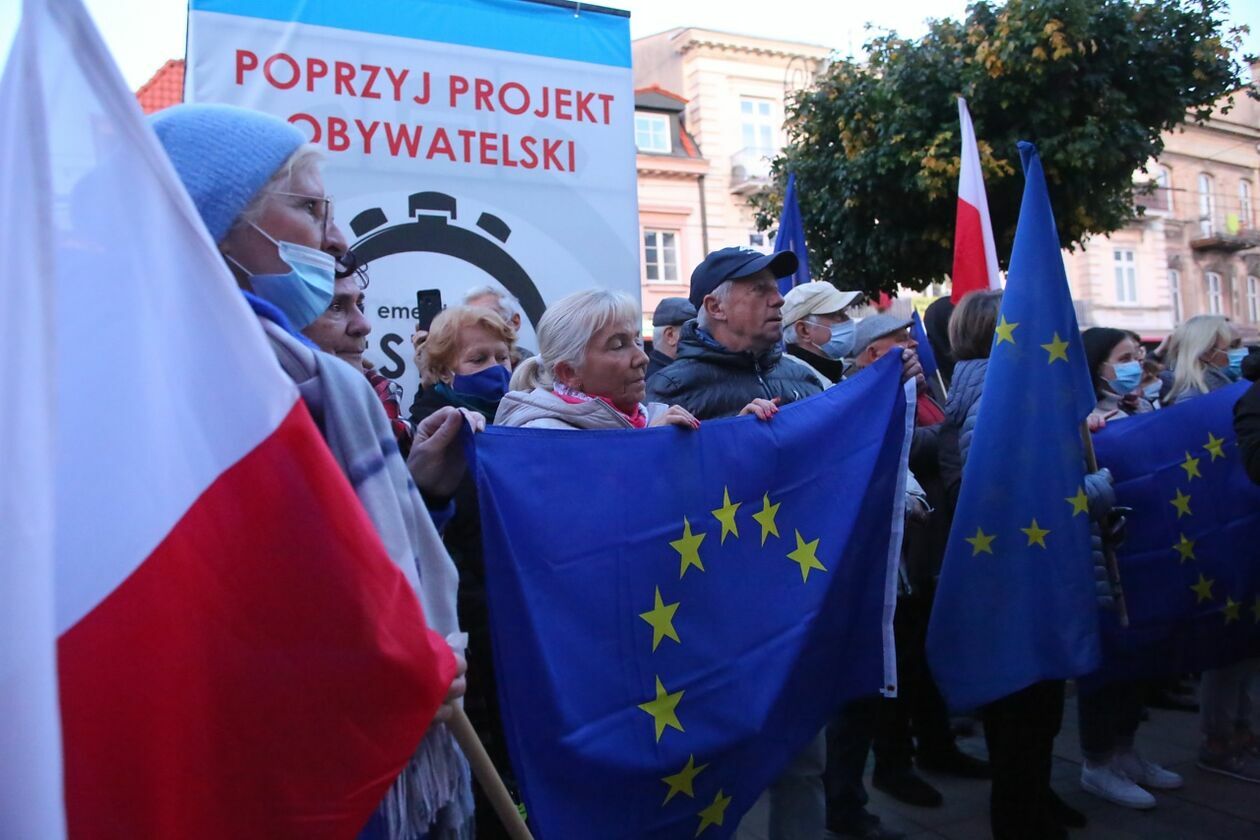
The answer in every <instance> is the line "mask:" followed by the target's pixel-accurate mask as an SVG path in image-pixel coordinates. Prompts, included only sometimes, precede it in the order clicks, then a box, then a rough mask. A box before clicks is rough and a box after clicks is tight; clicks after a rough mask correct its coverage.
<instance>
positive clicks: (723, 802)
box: [696, 789, 731, 837]
mask: <svg viewBox="0 0 1260 840" xmlns="http://www.w3.org/2000/svg"><path fill="white" fill-rule="evenodd" d="M730 804H731V798H730V797H729V796H723V795H722V791H721V789H719V790H718V792H717V796H715V797H713V804H711V805H710V806H709V807H707V808H705V809H704V810H702V811H701V812H700V814H699V816H700V827H699V828H697V829H696V836H697V837H699V836H700V832H702V831H704V830H705V829H706V828H708V827H709V826H711V825H721V824H722V820H723V819H724V818H725V817H726V806H727V805H730Z"/></svg>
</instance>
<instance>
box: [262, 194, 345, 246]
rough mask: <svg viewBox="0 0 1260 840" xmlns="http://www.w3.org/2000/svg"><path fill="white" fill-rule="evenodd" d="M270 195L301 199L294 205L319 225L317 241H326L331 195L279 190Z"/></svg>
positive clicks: (331, 215)
mask: <svg viewBox="0 0 1260 840" xmlns="http://www.w3.org/2000/svg"><path fill="white" fill-rule="evenodd" d="M272 195H282V196H285V197H286V198H298V199H301V201H300V202H298V203H297V204H296V205H295V206H297V207H301V208H302V209H304V210H306V212H307V213H310V214H311V218H312V219H314V220H315V221H316V222H318V223H319V225H320V234H319V241H320V244H321V245H322V244H323V243H325V242H327V241H328V222H329V221H330V220H331V219H332V217H333V198H332V196H331V195H307V194H305V193H294V192H280V191H276V192H274V193H272Z"/></svg>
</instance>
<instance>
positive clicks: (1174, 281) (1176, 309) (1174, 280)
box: [1168, 268, 1181, 327]
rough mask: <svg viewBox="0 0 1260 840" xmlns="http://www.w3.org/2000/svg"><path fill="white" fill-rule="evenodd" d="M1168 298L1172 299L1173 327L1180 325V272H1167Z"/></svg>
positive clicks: (1170, 270)
mask: <svg viewBox="0 0 1260 840" xmlns="http://www.w3.org/2000/svg"><path fill="white" fill-rule="evenodd" d="M1168 296H1169V297H1170V298H1172V311H1173V326H1174V327H1175V326H1177V325H1178V324H1180V323H1181V272H1180V271H1178V270H1177V269H1175V268H1170V269H1169V270H1168Z"/></svg>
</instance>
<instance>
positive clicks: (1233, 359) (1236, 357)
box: [1226, 347, 1251, 382]
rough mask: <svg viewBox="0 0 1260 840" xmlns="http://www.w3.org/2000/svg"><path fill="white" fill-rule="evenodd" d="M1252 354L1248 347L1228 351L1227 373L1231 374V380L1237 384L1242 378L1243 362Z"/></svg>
mask: <svg viewBox="0 0 1260 840" xmlns="http://www.w3.org/2000/svg"><path fill="white" fill-rule="evenodd" d="M1250 352H1251V351H1250V350H1248V349H1247V348H1246V347H1234V348H1232V349H1230V350H1229V351H1228V355H1229V367H1228V368H1226V373H1228V374H1229V378H1230V379H1232V380H1234V381H1235V382H1237V381H1238V380H1239V379H1241V378H1242V360H1243V359H1245V358H1247V354H1248V353H1250Z"/></svg>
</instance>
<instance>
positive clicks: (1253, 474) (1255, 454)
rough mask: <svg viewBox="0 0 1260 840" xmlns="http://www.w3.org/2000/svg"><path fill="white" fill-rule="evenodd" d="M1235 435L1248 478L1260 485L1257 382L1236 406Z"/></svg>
mask: <svg viewBox="0 0 1260 840" xmlns="http://www.w3.org/2000/svg"><path fill="white" fill-rule="evenodd" d="M1234 433H1235V434H1236V435H1238V454H1239V455H1241V456H1242V462H1243V467H1245V468H1246V470H1247V477H1248V478H1250V479H1251V480H1252V481H1253V482H1255V483H1256V484H1260V382H1256V383H1255V384H1253V385H1252V386H1251V387H1250V388H1248V389H1247V392H1246V393H1244V394H1243V395H1242V396H1241V397H1240V398H1239V399H1238V402H1236V403H1235V404H1234Z"/></svg>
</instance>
